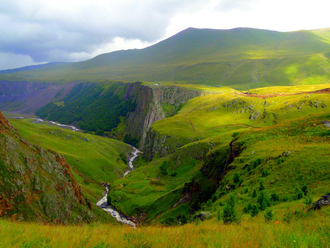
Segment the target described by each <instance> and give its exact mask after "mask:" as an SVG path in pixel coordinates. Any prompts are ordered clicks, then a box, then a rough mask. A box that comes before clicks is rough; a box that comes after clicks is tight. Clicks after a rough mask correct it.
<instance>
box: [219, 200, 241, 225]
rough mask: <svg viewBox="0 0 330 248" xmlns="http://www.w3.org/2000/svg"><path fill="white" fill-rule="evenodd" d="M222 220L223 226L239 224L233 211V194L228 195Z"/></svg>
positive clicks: (234, 210)
mask: <svg viewBox="0 0 330 248" xmlns="http://www.w3.org/2000/svg"><path fill="white" fill-rule="evenodd" d="M222 219H223V222H224V223H225V224H230V223H233V222H239V219H238V216H237V212H236V209H235V197H234V195H233V194H231V195H230V197H229V199H228V201H227V204H226V205H225V206H224V209H223V214H222Z"/></svg>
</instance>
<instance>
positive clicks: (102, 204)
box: [9, 116, 141, 228]
mask: <svg viewBox="0 0 330 248" xmlns="http://www.w3.org/2000/svg"><path fill="white" fill-rule="evenodd" d="M9 118H11V119H25V117H21V116H20V117H9ZM34 119H35V121H33V123H36V124H40V123H48V124H50V125H56V126H58V127H61V128H65V129H71V130H72V131H75V132H77V131H81V130H80V129H79V128H77V127H75V126H71V125H64V124H60V123H57V122H55V121H45V120H43V119H39V118H34ZM132 148H133V153H132V156H131V157H130V158H129V160H128V167H129V170H127V171H126V172H125V173H124V175H123V176H126V175H127V174H128V173H130V172H131V171H132V170H134V166H133V161H134V160H135V159H136V158H137V156H139V153H141V151H139V150H138V149H136V148H135V147H133V146H132ZM108 191H109V188H108V187H106V188H105V194H104V196H103V198H102V199H101V200H99V201H98V202H97V203H96V205H97V206H99V207H101V208H102V209H103V210H104V211H106V212H108V213H110V214H111V215H112V217H114V218H115V219H116V220H117V221H119V222H121V223H124V224H126V225H129V226H132V227H134V228H135V227H136V225H135V223H134V222H133V221H130V220H129V219H127V218H126V217H125V216H123V215H121V214H120V213H119V212H118V211H116V210H115V209H113V208H111V207H110V205H109V204H108V200H107V196H108Z"/></svg>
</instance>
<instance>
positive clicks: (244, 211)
mask: <svg viewBox="0 0 330 248" xmlns="http://www.w3.org/2000/svg"><path fill="white" fill-rule="evenodd" d="M252 207H253V206H252V204H251V202H249V204H248V205H247V206H245V207H244V208H243V213H245V214H248V213H250V211H251V209H252Z"/></svg>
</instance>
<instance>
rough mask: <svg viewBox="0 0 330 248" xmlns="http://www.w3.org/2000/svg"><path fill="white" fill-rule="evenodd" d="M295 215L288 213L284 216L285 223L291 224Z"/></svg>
mask: <svg viewBox="0 0 330 248" xmlns="http://www.w3.org/2000/svg"><path fill="white" fill-rule="evenodd" d="M293 216H294V214H293V213H287V214H285V215H284V216H283V221H284V222H286V223H290V222H291V221H292V220H293Z"/></svg>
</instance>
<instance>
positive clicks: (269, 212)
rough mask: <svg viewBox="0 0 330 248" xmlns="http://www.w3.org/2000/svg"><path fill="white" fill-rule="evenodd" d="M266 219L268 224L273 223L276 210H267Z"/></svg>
mask: <svg viewBox="0 0 330 248" xmlns="http://www.w3.org/2000/svg"><path fill="white" fill-rule="evenodd" d="M264 217H265V220H266V221H267V222H269V221H271V220H272V219H273V217H274V210H272V209H268V210H266V212H265V214H264Z"/></svg>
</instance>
